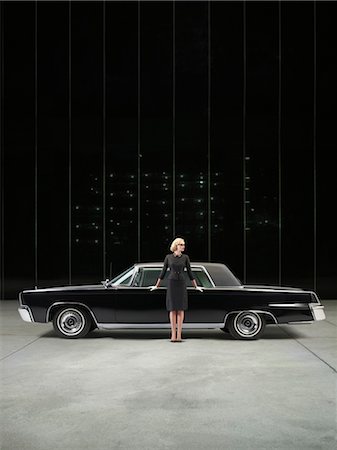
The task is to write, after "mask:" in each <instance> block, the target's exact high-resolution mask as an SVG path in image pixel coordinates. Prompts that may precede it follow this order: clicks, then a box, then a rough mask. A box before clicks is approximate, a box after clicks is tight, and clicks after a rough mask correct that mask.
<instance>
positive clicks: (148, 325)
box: [97, 322, 224, 330]
mask: <svg viewBox="0 0 337 450" xmlns="http://www.w3.org/2000/svg"><path fill="white" fill-rule="evenodd" d="M223 326H224V324H223V322H220V323H186V322H185V323H184V324H183V328H184V329H194V328H209V329H213V328H223ZM97 327H98V328H101V329H104V330H116V329H140V328H142V329H143V328H152V329H155V328H157V329H159V328H171V325H170V324H169V323H98V324H97Z"/></svg>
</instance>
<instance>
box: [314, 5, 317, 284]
mask: <svg viewBox="0 0 337 450" xmlns="http://www.w3.org/2000/svg"><path fill="white" fill-rule="evenodd" d="M313 44H314V89H313V90H314V92H313V95H314V104H313V178H314V179H313V185H314V192H313V196H314V198H313V203H314V214H313V215H314V217H313V222H314V224H313V225H314V242H313V246H314V248H313V259H314V261H313V266H314V290H316V287H317V178H316V176H317V173H316V169H317V168H316V134H317V67H316V64H317V23H316V0H314V42H313Z"/></svg>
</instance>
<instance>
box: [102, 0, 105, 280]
mask: <svg viewBox="0 0 337 450" xmlns="http://www.w3.org/2000/svg"><path fill="white" fill-rule="evenodd" d="M105 39H106V37H105V2H103V92H102V94H103V127H102V128H103V129H102V133H103V148H102V151H103V176H102V185H103V186H102V187H103V189H102V191H103V199H102V203H103V208H102V210H103V279H104V280H105V279H106V168H105V165H106V54H105V53H106V49H105Z"/></svg>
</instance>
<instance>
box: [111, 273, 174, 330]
mask: <svg viewBox="0 0 337 450" xmlns="http://www.w3.org/2000/svg"><path fill="white" fill-rule="evenodd" d="M160 271H161V268H158V267H145V268H140V269H139V271H138V273H137V275H136V276H135V279H134V281H133V285H132V286H130V287H127V286H126V287H119V288H118V290H117V292H116V294H117V295H116V296H115V301H114V304H115V312H116V321H117V322H118V323H128V324H132V323H134V324H151V323H153V324H158V323H168V320H169V319H168V313H167V311H166V288H165V286H164V283H162V287H160V288H158V289H156V290H154V291H150V290H149V286H153V285H155V284H156V281H157V279H158V276H159V273H160Z"/></svg>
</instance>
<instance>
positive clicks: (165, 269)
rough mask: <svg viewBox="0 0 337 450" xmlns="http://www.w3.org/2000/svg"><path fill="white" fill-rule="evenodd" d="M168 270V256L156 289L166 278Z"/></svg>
mask: <svg viewBox="0 0 337 450" xmlns="http://www.w3.org/2000/svg"><path fill="white" fill-rule="evenodd" d="M167 268H168V256H167V255H166V256H165V260H164V266H163V269H162V271H161V272H160V275H159V278H158V280H157V283H156V287H159V285H160V282H161V280H162V279H163V278H164V277H165V274H166V271H167Z"/></svg>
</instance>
